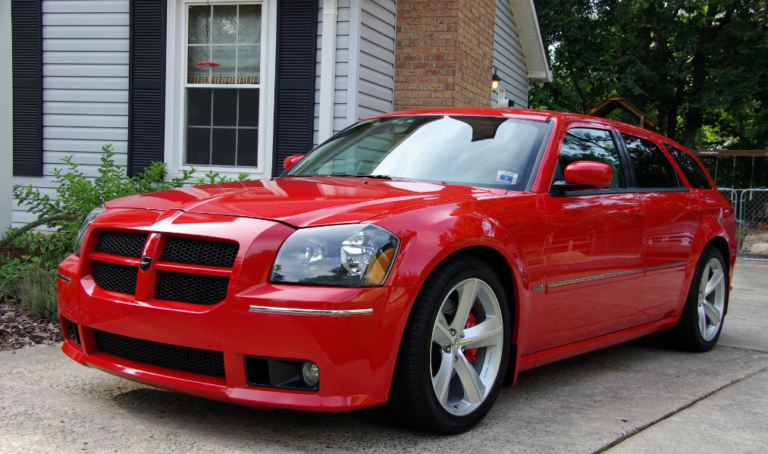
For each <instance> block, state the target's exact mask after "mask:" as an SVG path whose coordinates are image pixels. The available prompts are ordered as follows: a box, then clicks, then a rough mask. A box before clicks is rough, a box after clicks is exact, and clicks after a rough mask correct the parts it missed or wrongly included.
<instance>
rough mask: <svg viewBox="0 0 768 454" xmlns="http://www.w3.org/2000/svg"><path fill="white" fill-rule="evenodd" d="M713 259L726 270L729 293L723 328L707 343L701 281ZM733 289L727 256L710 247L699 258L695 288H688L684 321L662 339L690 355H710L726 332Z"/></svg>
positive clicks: (724, 279)
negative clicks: (702, 323)
mask: <svg viewBox="0 0 768 454" xmlns="http://www.w3.org/2000/svg"><path fill="white" fill-rule="evenodd" d="M711 260H717V261H718V262H719V263H720V267H721V269H722V270H723V282H724V284H725V290H724V304H723V310H722V316H721V318H720V326H719V327H717V329H716V332H715V333H714V337H712V338H711V339H709V340H707V339H705V338H704V337H703V336H702V333H701V330H700V329H699V318H700V317H699V312H698V308H699V287H700V285H701V280H702V279H704V278H705V276H704V271H705V268H706V266H707V263H709V262H710V261H711ZM729 288H730V285H729V282H728V267H727V265H726V262H725V259H724V257H723V254H722V253H721V252H720V250H719V249H717V248H716V247H714V246H710V247H708V248H706V249H705V250H704V252H703V253H702V254H701V257H699V262H698V264H697V265H696V270H695V271H694V274H693V279H692V280H691V287H690V288H689V289H688V296H687V298H686V300H685V307H684V308H683V313H682V315H681V316H680V320H679V321H678V322H677V325H676V326H675V327H674V328H672V329H671V330H669V331H667V332H664V333H662V338H663V339H664V341H665V342H666V343H667V345H668V346H670V347H672V348H675V349H679V350H684V351H689V352H706V351H709V350H711V349H712V347H714V346H715V344H717V340H718V339H719V338H720V333H721V332H722V329H723V323H724V321H725V320H724V319H725V309H726V308H727V307H728V296H729Z"/></svg>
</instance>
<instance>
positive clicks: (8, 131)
mask: <svg viewBox="0 0 768 454" xmlns="http://www.w3.org/2000/svg"><path fill="white" fill-rule="evenodd" d="M0 61H2V62H5V64H3V65H0V238H2V236H3V233H4V232H5V229H7V228H8V227H10V226H11V222H12V221H13V69H12V68H11V65H12V55H11V0H0Z"/></svg>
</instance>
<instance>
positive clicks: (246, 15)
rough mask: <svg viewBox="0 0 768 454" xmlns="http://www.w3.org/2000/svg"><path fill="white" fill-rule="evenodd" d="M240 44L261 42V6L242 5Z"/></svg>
mask: <svg viewBox="0 0 768 454" xmlns="http://www.w3.org/2000/svg"><path fill="white" fill-rule="evenodd" d="M238 42H239V43H240V44H258V43H261V6H258V5H240V36H239V39H238Z"/></svg>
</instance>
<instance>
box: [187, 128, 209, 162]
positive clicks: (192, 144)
mask: <svg viewBox="0 0 768 454" xmlns="http://www.w3.org/2000/svg"><path fill="white" fill-rule="evenodd" d="M210 156H211V130H210V128H187V164H202V165H208V164H210V163H211V157H210Z"/></svg>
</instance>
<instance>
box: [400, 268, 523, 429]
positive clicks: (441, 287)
mask: <svg viewBox="0 0 768 454" xmlns="http://www.w3.org/2000/svg"><path fill="white" fill-rule="evenodd" d="M510 332H511V321H510V315H509V309H508V307H507V304H506V295H505V294H504V289H503V287H502V285H501V283H500V282H499V279H498V277H497V276H496V274H495V273H494V272H493V270H492V269H490V267H488V265H486V264H485V263H484V262H482V261H480V260H478V259H475V258H473V257H458V258H454V259H451V260H449V261H448V262H446V263H444V264H443V265H441V266H440V267H439V268H438V269H437V270H436V271H435V272H434V273H433V274H432V275H431V276H430V277H429V279H428V280H427V282H426V283H425V285H424V287H423V288H422V290H421V292H420V293H419V296H418V298H417V300H416V302H415V304H414V307H413V309H412V311H411V315H410V317H409V319H408V324H407V326H406V329H405V332H404V334H403V340H402V342H401V347H400V352H399V356H398V361H397V366H396V368H395V376H394V379H393V383H392V392H391V395H390V403H391V405H392V407H393V409H394V410H395V411H396V413H397V415H398V416H400V417H402V418H404V420H405V421H406V422H408V423H410V424H411V425H413V426H416V427H418V428H421V429H424V430H428V431H431V432H436V433H442V434H455V433H460V432H463V431H465V430H467V429H469V428H471V427H473V426H474V425H476V424H477V423H478V422H480V420H482V418H483V417H484V416H485V415H486V414H487V413H488V411H489V410H490V409H491V406H492V405H493V403H494V402H495V400H496V398H497V396H498V393H499V389H500V387H501V382H502V380H503V378H504V377H503V375H504V373H503V372H504V371H505V370H506V364H507V361H508V356H509V343H510Z"/></svg>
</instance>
